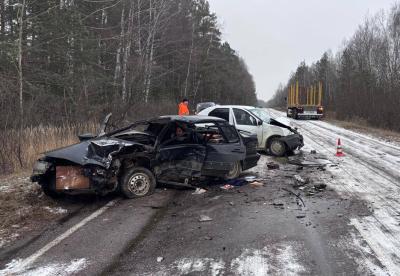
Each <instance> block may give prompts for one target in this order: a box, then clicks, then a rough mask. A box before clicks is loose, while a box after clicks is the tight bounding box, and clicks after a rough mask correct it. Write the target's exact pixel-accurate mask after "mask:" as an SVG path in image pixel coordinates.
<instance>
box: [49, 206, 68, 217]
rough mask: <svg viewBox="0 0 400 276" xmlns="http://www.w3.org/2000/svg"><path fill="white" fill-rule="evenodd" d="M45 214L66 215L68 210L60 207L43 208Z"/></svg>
mask: <svg viewBox="0 0 400 276" xmlns="http://www.w3.org/2000/svg"><path fill="white" fill-rule="evenodd" d="M43 209H45V210H46V211H47V212H49V213H52V214H55V215H61V214H66V213H68V210H66V209H64V208H61V207H49V206H45V207H43Z"/></svg>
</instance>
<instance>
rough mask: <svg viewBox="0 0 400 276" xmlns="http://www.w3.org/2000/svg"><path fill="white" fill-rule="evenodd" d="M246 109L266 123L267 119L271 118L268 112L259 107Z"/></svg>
mask: <svg viewBox="0 0 400 276" xmlns="http://www.w3.org/2000/svg"><path fill="white" fill-rule="evenodd" d="M248 111H250V112H251V113H253V114H255V115H256V116H257V117H258V118H260V119H261V120H263V121H264V122H266V123H269V121H270V120H271V117H270V115H269V114H268V112H266V111H265V110H263V109H261V108H254V109H249V110H248Z"/></svg>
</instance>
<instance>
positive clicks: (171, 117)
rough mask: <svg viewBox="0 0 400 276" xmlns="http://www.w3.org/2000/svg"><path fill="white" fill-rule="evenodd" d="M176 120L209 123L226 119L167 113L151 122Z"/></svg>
mask: <svg viewBox="0 0 400 276" xmlns="http://www.w3.org/2000/svg"><path fill="white" fill-rule="evenodd" d="M164 120H165V121H176V122H184V123H192V124H197V123H207V122H226V121H225V120H224V119H221V118H218V117H212V116H204V115H189V116H180V115H165V116H160V117H158V118H154V119H153V120H150V122H155V121H164Z"/></svg>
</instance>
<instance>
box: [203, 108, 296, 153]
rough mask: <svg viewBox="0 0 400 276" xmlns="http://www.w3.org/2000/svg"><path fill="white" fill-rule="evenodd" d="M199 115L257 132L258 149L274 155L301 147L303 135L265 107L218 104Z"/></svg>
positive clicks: (240, 129) (241, 129) (243, 129)
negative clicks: (215, 118) (216, 118)
mask: <svg viewBox="0 0 400 276" xmlns="http://www.w3.org/2000/svg"><path fill="white" fill-rule="evenodd" d="M199 115H206V116H213V117H219V118H222V119H225V120H226V121H228V122H229V123H230V124H231V125H234V126H235V127H236V128H237V129H238V130H239V131H247V132H251V133H255V134H257V138H258V150H266V151H267V152H269V153H270V154H272V155H274V156H284V155H287V154H288V153H290V152H292V151H293V150H295V149H298V148H301V147H302V146H303V145H304V144H303V136H302V135H300V134H299V133H298V132H297V130H296V129H294V128H292V127H291V126H290V125H288V124H285V123H283V122H282V121H280V120H279V119H274V118H272V117H271V116H270V114H269V113H268V112H267V111H266V109H264V108H258V107H253V106H241V105H216V106H212V107H209V108H206V109H204V110H202V111H201V112H200V113H199Z"/></svg>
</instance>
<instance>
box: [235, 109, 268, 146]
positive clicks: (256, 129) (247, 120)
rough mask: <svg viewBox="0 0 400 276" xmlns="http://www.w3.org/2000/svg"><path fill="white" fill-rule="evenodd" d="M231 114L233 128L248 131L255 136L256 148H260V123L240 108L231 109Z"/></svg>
mask: <svg viewBox="0 0 400 276" xmlns="http://www.w3.org/2000/svg"><path fill="white" fill-rule="evenodd" d="M233 114H234V117H235V126H236V128H237V129H238V130H244V131H248V132H250V133H254V134H257V139H258V146H259V147H262V145H261V143H262V140H263V125H262V122H261V124H259V122H260V121H259V120H258V119H257V118H256V117H254V116H253V115H251V114H250V113H249V112H247V111H246V110H243V109H240V108H233Z"/></svg>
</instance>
